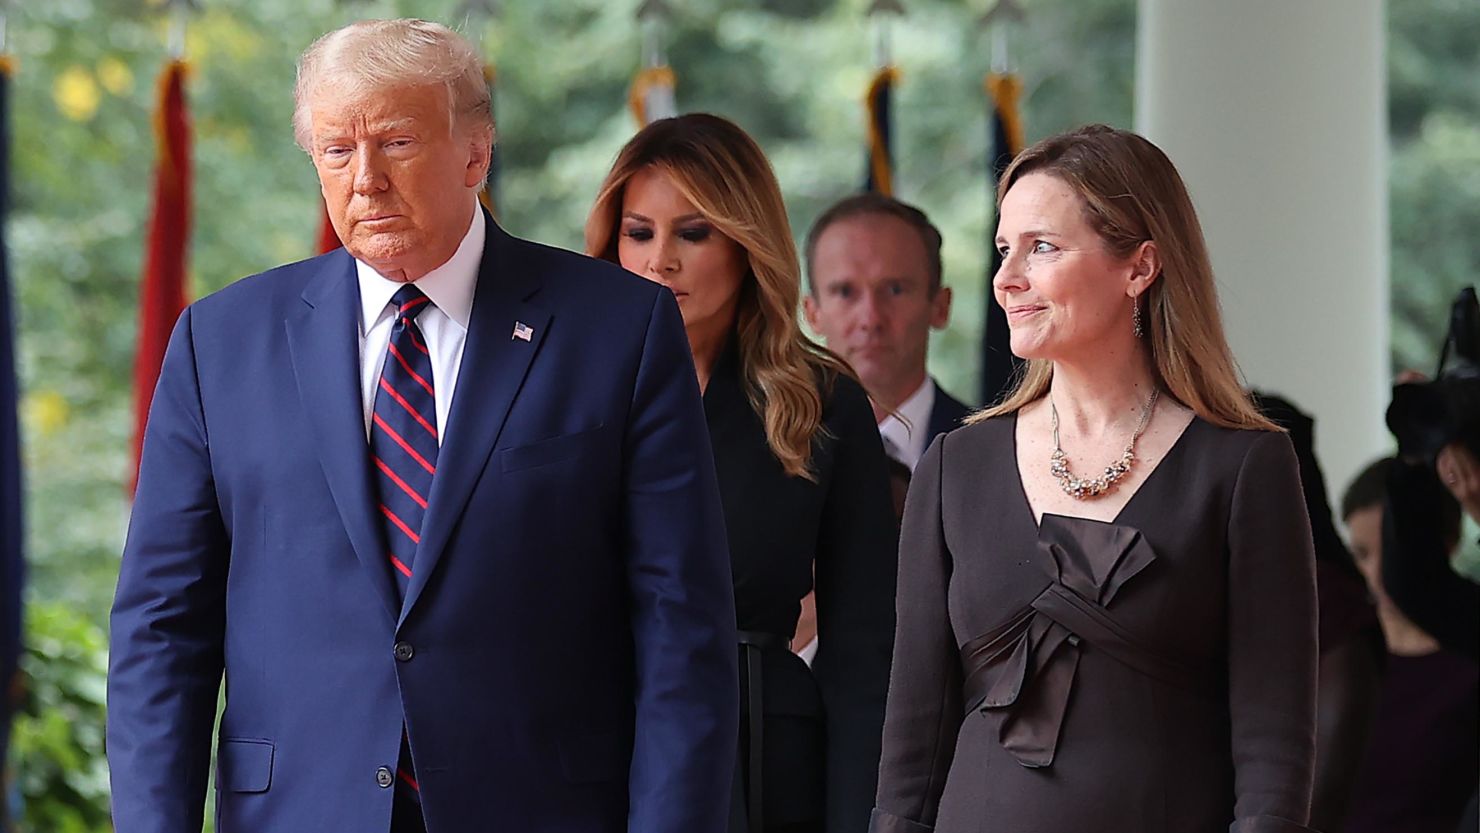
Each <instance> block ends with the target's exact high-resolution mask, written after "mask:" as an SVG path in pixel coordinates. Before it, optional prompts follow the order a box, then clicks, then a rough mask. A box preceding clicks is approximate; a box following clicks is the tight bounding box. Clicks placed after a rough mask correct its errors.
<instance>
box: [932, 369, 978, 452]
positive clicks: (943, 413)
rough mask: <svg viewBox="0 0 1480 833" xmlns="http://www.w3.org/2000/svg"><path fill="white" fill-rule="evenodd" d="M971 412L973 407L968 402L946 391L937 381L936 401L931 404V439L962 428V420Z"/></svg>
mask: <svg viewBox="0 0 1480 833" xmlns="http://www.w3.org/2000/svg"><path fill="white" fill-rule="evenodd" d="M970 413H971V408H969V407H967V406H966V403H964V402H962V401H961V400H959V399H957V398H956V397H954V396H951V395H950V394H949V393H946V392H945V389H944V388H942V387H941V386H940V383H939V382H936V383H935V402H934V403H933V404H932V405H931V406H930V439H931V440H934V439H935V438H936V437H938V436H940V435H941V434H944V433H945V432H947V431H951V430H954V429H956V428H960V427H961V420H963V419H966V417H967V415H968V414H970ZM926 445H929V443H926Z"/></svg>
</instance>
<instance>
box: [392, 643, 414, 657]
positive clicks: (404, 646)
mask: <svg viewBox="0 0 1480 833" xmlns="http://www.w3.org/2000/svg"><path fill="white" fill-rule="evenodd" d="M393 651H394V653H395V655H396V661H397V662H410V661H411V658H412V657H414V656H416V649H415V648H413V647H411V643H410V642H397V643H396V647H395V648H394V649H393Z"/></svg>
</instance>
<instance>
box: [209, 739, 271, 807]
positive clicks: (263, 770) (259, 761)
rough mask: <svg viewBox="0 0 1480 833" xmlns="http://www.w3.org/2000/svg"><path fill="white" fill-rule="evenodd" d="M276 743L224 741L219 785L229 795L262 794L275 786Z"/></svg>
mask: <svg viewBox="0 0 1480 833" xmlns="http://www.w3.org/2000/svg"><path fill="white" fill-rule="evenodd" d="M273 752H274V749H273V745H272V741H267V740H246V739H242V738H222V739H221V746H220V747H219V748H218V749H217V750H216V784H217V786H218V787H219V788H220V789H222V790H226V791H227V792H238V793H260V792H267V788H268V787H270V786H272V756H273Z"/></svg>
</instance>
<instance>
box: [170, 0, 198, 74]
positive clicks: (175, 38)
mask: <svg viewBox="0 0 1480 833" xmlns="http://www.w3.org/2000/svg"><path fill="white" fill-rule="evenodd" d="M196 2H197V0H167V5H168V7H169V9H170V37H169V52H170V59H171V60H174V61H180V60H183V59H184V58H185V32H186V29H187V28H188V27H189V25H190V13H191V12H192V11H194V10H195V9H196V8H197V6H196Z"/></svg>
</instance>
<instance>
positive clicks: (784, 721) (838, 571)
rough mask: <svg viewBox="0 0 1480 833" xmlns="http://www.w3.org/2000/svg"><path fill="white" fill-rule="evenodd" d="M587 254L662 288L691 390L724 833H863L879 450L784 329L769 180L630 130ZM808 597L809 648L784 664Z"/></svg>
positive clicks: (876, 681)
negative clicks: (734, 699)
mask: <svg viewBox="0 0 1480 833" xmlns="http://www.w3.org/2000/svg"><path fill="white" fill-rule="evenodd" d="M586 251H587V253H588V254H590V255H592V256H594V257H600V258H604V259H606V260H610V261H613V262H615V263H619V264H621V265H622V266H624V267H625V268H627V269H628V270H630V271H632V272H635V273H637V274H639V275H642V276H643V277H645V278H647V279H649V280H652V281H656V282H658V283H661V284H663V285H664V286H667V287H668V288H669V289H671V290H672V291H673V293H674V295H675V296H676V297H677V299H678V305H679V310H680V312H681V313H682V314H683V319H684V328H685V330H686V331H687V333H688V337H689V346H690V349H691V352H692V354H693V359H694V366H695V371H696V372H697V373H698V377H699V383H700V387H701V389H702V390H703V392H704V410H705V414H706V416H707V418H708V422H709V432H710V440H711V444H712V446H713V449H714V458H715V467H716V470H717V471H718V473H719V480H720V492H721V496H722V499H723V504H724V511H725V523H726V527H727V532H728V534H729V542H730V556H731V561H732V569H733V574H734V579H735V608H736V615H737V617H738V623H737V624H738V628H739V635H738V643H739V650H740V652H741V654H740V658H741V685H742V688H743V689H744V694H743V696H742V698H741V704H742V724H741V725H742V730H741V731H742V737H741V760H740V762H739V764H738V766H737V771H736V786H735V790H734V794H733V796H732V807H733V812H732V822H731V830H732V831H733V833H762V831H771V832H772V833H779V832H780V831H797V833H800V832H801V831H823V830H826V831H831V832H832V833H844V832H845V831H852V832H853V833H856V832H857V831H861V830H863V829H864V828H865V827H866V826H867V824H868V817H869V810H870V807H871V806H872V804H873V794H874V788H875V783H876V781H875V779H876V775H877V767H878V756H879V736H880V729H881V726H882V723H883V711H884V696H885V692H886V689H887V685H888V677H889V650H890V642H891V638H892V635H893V613H894V578H895V568H896V564H897V562H896V557H895V545H896V541H897V530H896V528H895V524H894V521H893V511H892V507H891V499H890V491H889V482H888V475H887V470H886V464H885V458H884V451H883V445H882V443H881V441H880V439H879V432H878V430H877V429H876V428H875V425H874V418H873V412H872V410H871V408H870V406H869V402H868V398H867V396H866V395H865V393H864V391H863V388H862V387H861V386H860V385H859V384H858V382H857V380H856V379H855V378H854V375H853V373H852V371H851V370H850V369H849V368H848V367H847V365H845V364H844V363H843V362H842V361H840V360H839V359H838V358H836V357H835V356H833V355H832V354H831V353H829V352H828V351H827V350H825V349H824V348H822V347H819V346H818V345H816V344H813V343H812V342H811V341H809V340H808V339H807V338H806V336H805V335H804V334H803V333H802V331H801V327H800V325H799V323H798V320H797V308H798V302H799V299H800V293H801V271H800V267H799V265H798V260H797V254H796V249H795V246H794V244H793V242H792V234H791V226H790V224H789V223H788V222H787V218H786V207H785V205H784V204H783V202H782V199H781V189H780V188H779V186H778V185H777V183H776V177H775V174H774V173H773V172H772V170H771V166H770V164H769V163H768V162H767V161H766V158H765V156H764V154H763V153H762V152H761V150H760V148H759V147H758V146H757V145H756V143H755V142H754V141H753V140H752V139H751V138H750V137H749V136H748V135H746V134H745V132H744V131H742V130H741V129H740V128H739V127H737V126H735V125H734V124H733V123H731V122H729V121H726V120H724V119H722V118H719V117H717V116H711V115H703V114H693V115H686V116H680V117H678V118H672V119H664V120H662V121H658V122H655V123H653V124H651V125H648V126H647V127H646V128H644V129H643V130H642V131H641V132H639V133H638V134H637V135H636V136H635V137H633V139H632V140H631V141H630V142H628V143H627V146H626V147H624V148H623V149H622V151H621V153H620V154H619V155H618V156H617V160H616V162H615V164H614V165H613V166H612V170H611V173H610V174H608V176H607V178H606V181H605V182H603V183H602V186H601V190H600V192H599V194H598V196H597V198H596V204H595V207H593V208H592V210H591V215H590V218H589V219H588V221H587V223H586ZM814 576H815V587H816V598H817V619H818V624H817V630H818V635H819V650H818V652H817V655H816V658H815V660H814V661H813V664H812V666H811V668H810V669H809V668H808V667H807V665H806V664H805V663H804V662H802V660H801V659H800V658H798V657H797V656H795V655H794V654H792V653H791V652H790V651H789V650H787V648H788V643H789V641H790V640H791V638H792V637H793V635H794V633H795V630H796V625H797V617H798V615H799V612H800V605H801V600H802V597H804V596H806V595H807V593H808V592H809V591H811V590H812V589H813V587H814Z"/></svg>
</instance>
